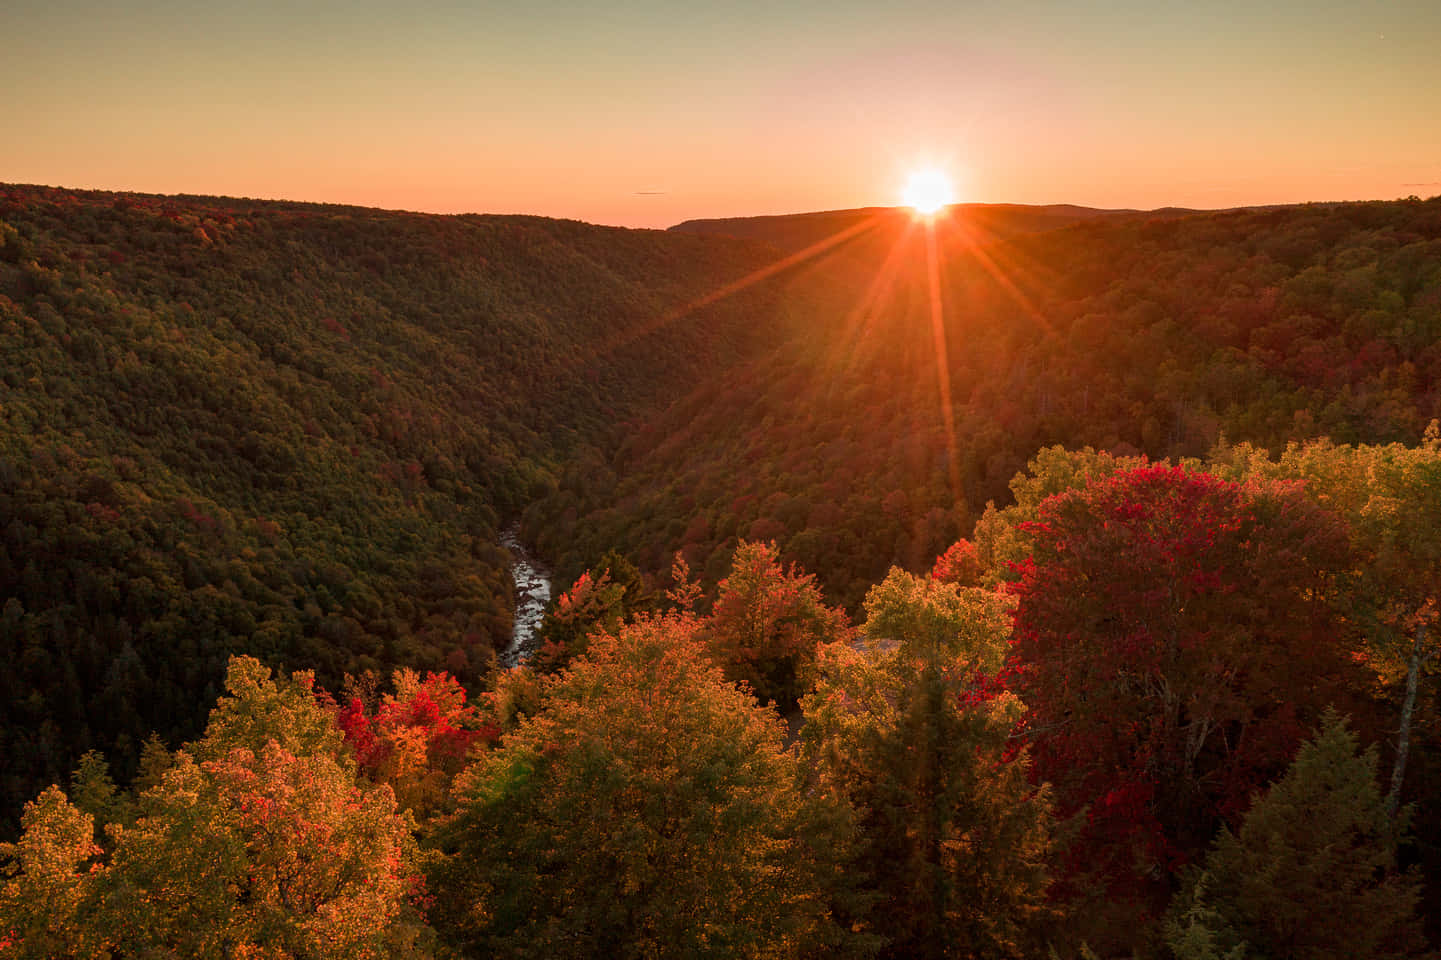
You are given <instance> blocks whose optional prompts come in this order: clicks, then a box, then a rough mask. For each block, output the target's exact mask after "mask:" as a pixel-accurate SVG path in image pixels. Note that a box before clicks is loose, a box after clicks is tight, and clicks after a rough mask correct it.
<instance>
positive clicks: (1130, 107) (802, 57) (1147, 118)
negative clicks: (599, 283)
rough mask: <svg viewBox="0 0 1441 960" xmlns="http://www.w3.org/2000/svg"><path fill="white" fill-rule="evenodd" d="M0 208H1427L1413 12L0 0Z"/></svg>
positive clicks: (1439, 189) (1437, 184)
mask: <svg viewBox="0 0 1441 960" xmlns="http://www.w3.org/2000/svg"><path fill="white" fill-rule="evenodd" d="M0 35H3V36H4V37H6V38H7V39H6V41H5V43H4V52H3V55H0V89H3V90H4V91H5V94H4V95H3V96H0V131H3V133H0V182H11V183H39V184H49V185H54V186H64V187H73V188H94V189H105V190H135V191H142V192H147V193H167V194H170V193H197V194H218V195H225V196H241V197H256V198H267V199H278V198H283V199H291V200H308V201H318V202H333V203H350V204H359V205H363V206H372V207H385V208H391V209H406V210H421V211H430V212H439V213H458V212H480V213H531V214H540V215H543V216H550V217H567V218H573V219H579V220H587V221H590V222H595V223H608V224H619V225H625V226H646V227H656V226H668V225H671V224H674V223H677V222H679V221H682V220H686V219H690V218H694V217H729V216H748V215H760V214H773V213H794V212H802V211H809V210H827V209H844V208H851V207H859V206H871V205H891V204H898V203H900V195H901V191H902V189H903V187H904V184H905V182H906V180H907V179H908V177H909V175H910V174H911V172H912V171H914V170H915V169H917V168H922V167H935V168H939V169H941V170H943V171H944V172H945V173H946V174H947V175H948V176H949V177H950V178H951V179H952V180H953V182H954V189H955V196H956V199H957V200H961V201H977V202H1006V203H1077V204H1083V205H1087V206H1097V207H1132V208H1144V209H1150V208H1154V207H1160V206H1168V205H1175V206H1189V207H1201V208H1217V207H1228V206H1238V205H1248V204H1263V203H1291V202H1301V201H1308V200H1315V201H1327V200H1355V199H1394V198H1396V197H1403V196H1408V195H1411V194H1416V195H1419V196H1422V197H1425V196H1432V195H1436V194H1441V54H1438V51H1441V2H1437V0H1415V2H1411V0H1377V2H1371V3H1367V2H1354V0H1353V2H1346V3H1332V2H1330V0H1312V2H1293V0H1277V2H1270V3H1266V2H1261V3H1257V2H1254V0H1250V2H1244V3H1242V2H1235V3H1221V2H1193V3H1176V2H1168V0H1113V2H1109V3H1086V2H1071V3H1054V2H1028V0H1007V2H995V3H991V2H967V0H951V2H944V3H939V2H938V3H914V2H906V0H892V2H877V0H868V2H851V0H824V2H813V0H797V2H789V3H788V2H784V0H769V2H753V0H727V2H722V3H714V4H703V3H699V2H695V0H690V2H686V0H632V2H623V3H574V2H561V0H513V2H509V3H489V2H469V3H463V2H433V0H411V2H407V3H403V4H402V3H394V2H379V0H346V2H331V0H286V2H271V0H227V2H182V0H104V2H79V0H45V2H37V0H4V2H3V3H0Z"/></svg>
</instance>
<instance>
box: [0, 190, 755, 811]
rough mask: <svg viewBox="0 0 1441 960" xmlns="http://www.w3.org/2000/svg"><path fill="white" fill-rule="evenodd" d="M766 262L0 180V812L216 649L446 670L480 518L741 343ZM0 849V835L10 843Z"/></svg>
mask: <svg viewBox="0 0 1441 960" xmlns="http://www.w3.org/2000/svg"><path fill="white" fill-rule="evenodd" d="M768 256H770V254H769V253H767V252H766V251H762V250H759V249H758V248H756V247H755V245H753V244H746V243H742V242H739V241H734V240H727V239H724V238H716V237H694V236H681V235H677V234H667V233H664V232H661V231H636V230H622V229H612V228H604V227H597V226H590V225H586V224H581V223H574V222H564V221H555V220H544V219H539V218H529V217H488V216H464V217H442V216H426V215H417V214H407V213H391V212H384V211H377V210H365V209H358V208H352V207H337V206H318V205H307V204H295V203H273V202H255V201H248V200H220V199H211V198H195V197H168V198H167V197H153V196H140V195H130V194H111V193H92V192H79V191H69V190H55V189H46V188H39V187H25V186H4V185H0V608H3V612H0V662H4V663H5V664H6V669H5V670H3V671H0V756H3V757H5V763H4V764H3V773H0V778H3V782H0V809H3V811H4V812H3V814H0V818H3V819H4V821H5V822H6V823H8V824H12V825H13V823H14V821H13V819H12V818H13V816H15V815H16V814H18V810H19V806H20V803H21V801H23V800H25V799H29V798H31V797H33V796H34V794H35V792H36V791H37V790H38V789H39V788H40V787H42V786H44V785H45V784H46V783H49V782H51V781H53V780H57V779H61V780H63V779H64V777H65V776H66V775H68V773H69V771H70V770H71V769H72V768H73V766H74V762H75V759H76V757H78V756H79V754H80V753H81V752H82V751H84V750H86V749H88V748H92V747H93V748H99V749H103V750H105V751H106V752H107V754H108V755H109V756H110V758H111V760H112V761H113V762H114V763H115V764H116V765H117V772H118V773H119V774H120V775H121V776H122V777H124V776H128V774H129V772H130V771H131V770H132V769H133V766H132V765H133V762H134V759H135V757H136V754H137V751H138V748H139V745H140V743H141V742H142V741H143V740H144V739H145V738H146V737H147V736H148V735H149V734H150V733H151V732H152V731H155V732H156V733H158V734H159V735H160V736H161V737H162V738H164V739H165V740H166V741H167V742H169V743H172V744H173V743H175V742H178V740H179V738H181V737H188V736H193V735H194V734H195V733H196V732H197V731H198V730H199V727H200V723H201V721H203V719H204V716H205V713H206V711H207V710H208V709H209V706H210V704H211V703H213V702H214V699H215V696H216V694H217V692H218V689H219V688H218V684H219V682H220V680H221V678H222V676H223V672H224V667H225V663H226V660H227V658H228V657H229V656H230V655H231V654H233V653H239V652H244V653H252V654H256V655H259V656H261V657H263V658H265V660H266V661H268V662H269V663H271V664H273V665H275V666H285V667H288V668H299V667H306V668H315V669H317V670H318V671H319V673H320V677H321V678H322V680H323V682H325V683H327V684H329V685H332V686H335V685H338V684H339V683H340V681H341V679H342V677H343V674H345V673H347V672H350V673H357V674H358V673H360V672H361V671H363V670H366V669H370V668H374V669H377V670H379V671H381V673H382V675H388V673H389V670H390V669H391V668H392V667H394V666H396V665H406V666H411V667H416V668H425V669H448V670H450V671H452V672H453V673H455V674H456V675H457V676H459V677H461V678H462V679H470V680H473V679H475V678H476V677H477V676H478V675H479V673H480V671H481V670H483V669H484V667H485V665H486V664H487V662H488V660H489V657H490V653H491V650H492V647H493V646H494V645H496V644H497V643H500V642H501V641H502V640H505V639H508V636H509V630H510V616H511V604H510V591H511V584H510V581H509V578H508V574H507V571H506V562H507V560H506V556H505V554H504V553H503V552H502V551H501V550H500V548H499V547H498V546H497V545H496V532H497V526H498V525H500V524H502V523H503V522H504V521H505V519H506V518H508V517H512V516H514V515H516V514H517V513H518V511H519V510H520V508H521V507H523V506H524V505H525V504H526V503H527V502H529V500H530V499H532V497H534V496H535V495H536V493H537V491H539V490H541V489H543V488H544V487H545V485H546V484H547V483H548V482H549V477H550V475H551V473H552V472H553V471H554V469H555V465H556V464H557V463H558V462H560V461H561V460H563V459H564V458H565V457H566V456H567V451H568V450H570V449H571V448H572V447H573V446H574V445H576V444H577V443H578V442H579V441H591V442H595V441H597V440H598V437H599V436H600V431H601V430H602V429H603V428H604V429H609V428H610V427H611V426H612V425H613V423H614V422H616V421H617V420H623V419H625V418H627V417H630V416H633V415H634V414H635V413H636V412H637V411H639V410H642V409H648V408H649V406H650V405H651V404H652V403H653V402H654V401H655V400H657V399H658V398H661V397H666V396H668V395H669V394H671V393H672V392H673V391H674V390H675V389H676V388H677V385H678V384H682V383H687V384H688V383H691V382H693V381H694V380H695V379H696V378H697V377H698V376H700V375H701V374H703V373H705V374H710V373H714V372H715V371H717V370H721V369H725V368H726V367H727V366H728V365H729V364H730V363H731V362H733V361H734V360H735V359H736V358H737V357H738V356H742V355H745V354H747V353H748V352H749V351H752V350H754V349H755V348H757V347H758V346H761V345H764V344H765V342H766V340H767V338H768V337H771V336H772V335H773V334H772V329H771V327H770V326H769V325H767V324H757V323H755V322H754V320H755V318H756V317H757V316H769V315H772V314H774V313H775V307H774V305H773V302H772V299H771V298H772V297H773V296H774V291H773V290H768V288H767V287H766V286H765V285H757V286H754V287H752V288H750V289H748V290H746V291H744V292H742V293H740V294H738V295H736V296H732V297H728V298H726V299H724V300H723V301H720V302H716V303H714V304H711V305H709V306H704V307H702V308H699V309H696V310H694V311H691V312H686V311H685V310H684V309H683V308H684V307H685V305H686V304H689V303H691V302H693V301H696V300H698V299H700V298H702V297H703V296H704V295H706V294H708V293H710V292H712V291H714V290H715V289H717V288H718V287H721V286H723V285H724V284H726V283H728V282H730V281H732V280H734V279H735V278H736V277H739V276H743V275H745V274H747V273H749V272H751V271H753V270H754V269H755V268H757V267H758V266H761V265H763V264H764V263H765V262H767V261H766V258H767V257H768ZM4 832H7V833H8V832H9V829H8V828H7V829H6V830H5V831H4Z"/></svg>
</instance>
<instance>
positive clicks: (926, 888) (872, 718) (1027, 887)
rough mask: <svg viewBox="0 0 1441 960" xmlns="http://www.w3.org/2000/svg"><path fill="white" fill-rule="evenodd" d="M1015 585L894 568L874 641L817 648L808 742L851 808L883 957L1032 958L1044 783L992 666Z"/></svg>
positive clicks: (1047, 837) (873, 628) (870, 620)
mask: <svg viewBox="0 0 1441 960" xmlns="http://www.w3.org/2000/svg"><path fill="white" fill-rule="evenodd" d="M1009 607H1010V601H1009V598H1007V597H1005V596H1002V595H999V594H996V593H993V592H991V591H987V590H980V589H974V588H958V587H956V586H954V585H952V584H946V583H941V582H939V581H936V580H934V579H930V578H924V579H923V578H917V577H914V576H912V575H911V574H908V573H905V572H903V571H901V570H896V569H892V571H891V572H890V575H889V576H887V577H886V579H885V581H884V582H883V583H881V584H880V585H878V586H876V587H874V588H873V589H872V590H871V592H870V593H869V595H868V596H867V597H866V614H867V618H866V623H865V625H864V627H863V628H862V634H863V635H864V636H865V637H866V644H867V645H866V646H865V647H864V648H862V649H856V648H854V647H852V646H851V645H849V644H844V643H837V644H831V645H828V646H826V647H823V648H822V652H821V656H820V661H819V673H820V681H819V683H818V685H817V687H816V689H815V691H814V692H813V693H811V694H810V695H808V696H807V697H806V698H805V700H804V701H803V704H802V705H803V708H804V710H805V716H806V725H805V727H804V728H803V729H802V734H801V735H802V741H803V743H804V744H805V749H806V754H807V756H808V757H809V758H810V759H811V761H812V762H813V763H814V764H815V765H816V767H817V770H818V776H819V778H820V784H821V786H822V787H823V788H825V789H830V790H833V791H835V792H836V793H837V794H838V795H839V796H841V797H844V798H845V800H846V802H847V803H848V804H850V805H851V806H852V808H853V810H854V816H855V818H856V822H857V829H858V832H859V836H860V847H859V853H858V856H857V858H856V861H855V863H854V864H853V865H852V866H851V869H852V870H853V871H855V872H857V873H859V874H860V875H861V877H862V878H863V883H864V885H865V886H866V887H868V888H870V889H872V890H874V891H875V892H876V893H877V895H878V897H879V901H878V903H877V904H876V907H875V910H874V911H873V913H872V914H871V916H870V917H869V918H866V921H865V922H867V923H868V925H869V929H871V930H873V931H874V932H875V933H877V934H878V935H880V936H881V937H883V938H884V939H885V941H886V946H885V949H884V955H885V956H888V957H1027V956H1033V955H1035V952H1036V951H1037V949H1038V948H1039V945H1040V944H1039V939H1038V934H1039V932H1040V929H1041V928H1042V927H1043V926H1044V924H1045V923H1046V922H1047V919H1048V917H1049V914H1050V911H1049V908H1048V905H1047V903H1046V890H1047V886H1048V877H1047V872H1046V859H1047V856H1048V854H1049V851H1050V845H1051V837H1052V820H1051V806H1050V797H1049V791H1048V790H1047V789H1046V788H1044V787H1040V788H1038V787H1036V786H1035V785H1033V784H1032V783H1031V781H1030V776H1029V761H1028V758H1027V756H1026V754H1025V752H1024V751H1023V750H1020V749H1018V744H1017V742H1016V740H1015V739H1014V737H1013V734H1014V732H1015V728H1016V725H1017V723H1018V722H1019V720H1020V718H1021V715H1022V713H1023V708H1022V706H1021V704H1020V702H1019V701H1018V700H1017V699H1016V697H1015V696H1014V695H1012V694H1011V693H1009V692H1007V691H1006V690H1005V689H1004V687H1003V685H1002V684H1001V683H1000V682H998V680H997V678H996V676H995V674H996V671H997V670H998V669H999V668H1000V666H1001V663H1002V661H1003V659H1004V655H1005V648H1006V635H1007V631H1008V627H1009V623H1008V621H1009V616H1008V608H1009Z"/></svg>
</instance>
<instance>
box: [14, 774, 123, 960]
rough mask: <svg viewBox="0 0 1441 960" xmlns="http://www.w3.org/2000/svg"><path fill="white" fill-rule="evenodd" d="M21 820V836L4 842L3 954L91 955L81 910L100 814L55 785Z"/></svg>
mask: <svg viewBox="0 0 1441 960" xmlns="http://www.w3.org/2000/svg"><path fill="white" fill-rule="evenodd" d="M21 826H22V828H23V830H24V832H23V834H22V835H21V837H20V840H19V842H17V843H5V844H0V863H3V866H0V878H3V879H0V956H4V957H11V956H15V957H24V958H27V960H29V958H33V960H46V958H61V957H81V956H85V955H87V953H88V952H89V951H88V950H87V949H86V945H87V939H86V937H85V934H84V931H83V929H82V927H81V924H80V919H79V916H78V913H79V910H80V905H81V903H82V901H83V900H84V898H85V895H86V893H87V890H88V887H89V871H88V869H87V867H88V865H89V864H90V862H91V860H92V859H93V858H94V857H97V856H99V855H100V848H99V847H98V846H97V845H96V844H95V818H94V817H92V816H91V815H90V814H88V813H84V812H82V811H81V810H79V809H78V808H76V807H75V806H73V805H72V804H71V803H70V802H69V801H68V800H67V799H66V798H65V793H64V791H62V790H61V789H60V788H59V787H55V786H52V787H50V788H49V789H47V790H46V791H45V792H44V793H42V794H40V796H39V797H37V798H36V799H35V800H33V801H32V802H30V803H27V804H26V805H25V813H24V815H23V816H22V818H21ZM7 948H8V949H7Z"/></svg>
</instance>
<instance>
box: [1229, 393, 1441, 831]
mask: <svg viewBox="0 0 1441 960" xmlns="http://www.w3.org/2000/svg"><path fill="white" fill-rule="evenodd" d="M1214 457H1215V458H1216V460H1217V462H1218V465H1222V466H1224V468H1225V469H1226V470H1227V471H1229V472H1231V473H1232V474H1233V475H1237V476H1256V475H1260V476H1265V477H1275V478H1283V479H1297V480H1301V481H1303V483H1304V488H1305V490H1306V492H1307V494H1308V495H1309V496H1311V497H1312V498H1313V499H1315V500H1317V501H1319V502H1320V503H1321V504H1322V505H1324V506H1326V507H1327V508H1328V509H1331V510H1334V511H1336V512H1337V513H1338V514H1340V515H1341V516H1342V517H1343V518H1344V519H1345V520H1346V521H1347V522H1348V524H1349V527H1350V533H1351V540H1352V545H1353V547H1354V549H1355V552H1356V555H1357V556H1358V558H1359V560H1360V574H1361V577H1360V588H1359V590H1358V591H1357V600H1358V602H1357V603H1356V615H1357V617H1358V619H1359V620H1361V621H1362V622H1363V624H1364V625H1365V627H1366V632H1367V649H1366V655H1367V658H1368V660H1369V662H1370V664H1371V666H1372V667H1373V669H1374V670H1375V671H1376V673H1377V675H1378V677H1379V678H1380V679H1381V681H1382V682H1383V683H1384V684H1385V685H1386V686H1387V687H1388V688H1390V689H1391V690H1392V691H1393V696H1395V698H1396V699H1397V701H1399V703H1398V714H1399V720H1398V726H1397V738H1396V754H1395V759H1394V761H1393V763H1392V767H1391V777H1390V790H1389V794H1388V796H1387V809H1388V810H1390V811H1391V813H1392V814H1393V815H1394V814H1395V812H1396V811H1397V809H1398V807H1399V804H1400V799H1401V790H1402V787H1403V785H1404V782H1405V774H1406V764H1407V758H1408V756H1409V753H1410V749H1411V740H1412V727H1413V718H1414V715H1415V712H1416V709H1417V704H1418V698H1419V696H1420V694H1421V693H1422V684H1423V681H1424V680H1425V679H1426V677H1427V675H1428V673H1429V672H1430V671H1432V670H1433V669H1434V665H1435V662H1436V658H1437V653H1438V646H1437V642H1436V640H1437V629H1436V622H1437V618H1438V616H1441V610H1438V599H1441V429H1438V424H1437V422H1436V421H1434V420H1433V421H1432V422H1431V425H1430V427H1428V428H1427V431H1426V436H1425V438H1424V439H1423V441H1422V443H1421V445H1420V446H1417V447H1407V446H1405V445H1403V444H1399V443H1393V444H1387V445H1384V446H1367V445H1364V444H1363V445H1359V446H1354V447H1353V446H1349V445H1337V444H1335V443H1332V442H1331V441H1330V440H1318V441H1314V442H1311V443H1307V444H1304V445H1298V444H1292V445H1291V446H1290V447H1288V448H1287V450H1286V452H1285V453H1284V454H1283V455H1282V456H1281V458H1280V461H1279V462H1273V461H1272V460H1270V459H1269V458H1268V457H1267V456H1266V454H1265V452H1264V451H1258V450H1256V449H1255V448H1253V447H1250V446H1249V445H1245V444H1242V445H1239V446H1236V447H1223V448H1221V449H1220V450H1218V451H1217V452H1216V453H1215V454H1214Z"/></svg>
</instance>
